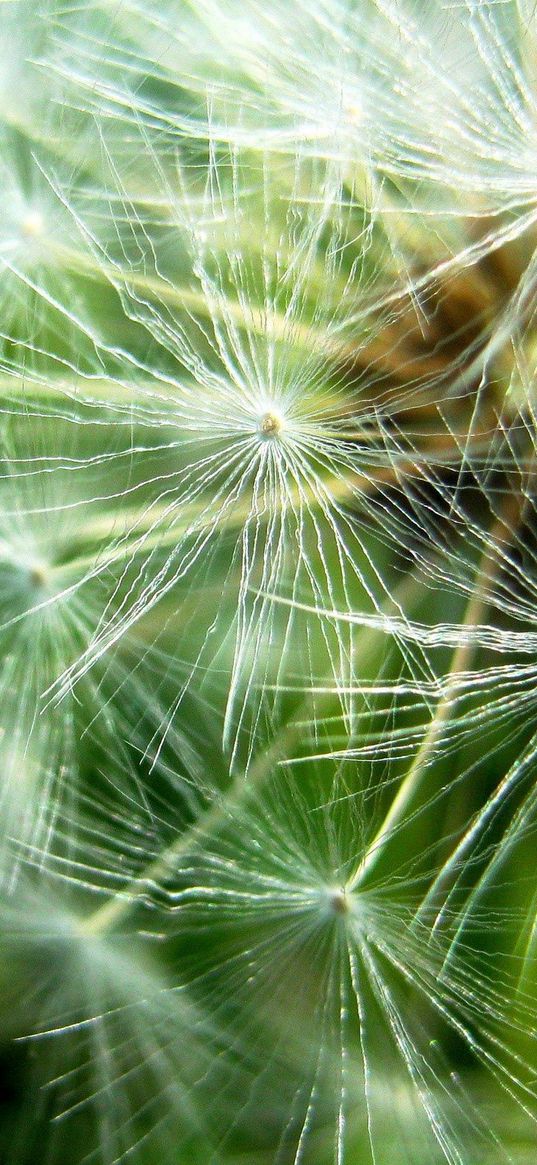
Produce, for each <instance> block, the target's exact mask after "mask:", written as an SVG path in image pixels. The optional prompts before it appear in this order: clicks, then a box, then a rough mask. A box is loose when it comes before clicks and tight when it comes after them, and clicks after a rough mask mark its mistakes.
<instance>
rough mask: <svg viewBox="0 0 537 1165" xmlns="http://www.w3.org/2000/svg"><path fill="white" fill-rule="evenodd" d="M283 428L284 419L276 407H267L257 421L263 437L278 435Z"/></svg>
mask: <svg viewBox="0 0 537 1165" xmlns="http://www.w3.org/2000/svg"><path fill="white" fill-rule="evenodd" d="M283 428H284V419H283V417H282V414H281V413H280V412H278V410H277V409H274V408H271V409H268V410H267V412H266V413H263V415H262V417H261V420H260V422H259V432H260V433H261V435H262V436H263V437H269V438H273V437H279V436H280V434H281V432H282V430H283Z"/></svg>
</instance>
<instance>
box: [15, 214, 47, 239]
mask: <svg viewBox="0 0 537 1165" xmlns="http://www.w3.org/2000/svg"><path fill="white" fill-rule="evenodd" d="M44 229H45V220H44V218H43V215H42V214H41V212H40V211H39V210H30V211H28V213H27V214H26V215H25V216H24V218H23V219H22V222H21V225H20V233H21V235H22V237H23V238H24V239H38V238H40V237H41V235H42V234H43V231H44Z"/></svg>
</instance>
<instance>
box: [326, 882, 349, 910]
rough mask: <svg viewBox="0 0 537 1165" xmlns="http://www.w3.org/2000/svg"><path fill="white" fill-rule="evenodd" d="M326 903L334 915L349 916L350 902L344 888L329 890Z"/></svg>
mask: <svg viewBox="0 0 537 1165" xmlns="http://www.w3.org/2000/svg"><path fill="white" fill-rule="evenodd" d="M328 901H329V904H330V908H331V910H332V911H333V912H334V914H342V915H345V914H349V913H350V910H351V907H352V902H351V899H350V898H349V895H348V894H347V892H346V890H345V887H344V886H338V887H337V888H336V889H334V888H333V887H332V888H331V889H330V890H329V896H328Z"/></svg>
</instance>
